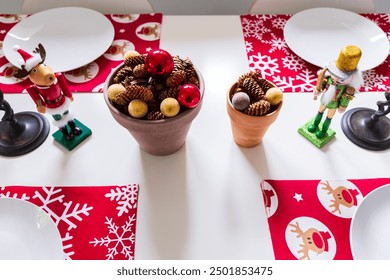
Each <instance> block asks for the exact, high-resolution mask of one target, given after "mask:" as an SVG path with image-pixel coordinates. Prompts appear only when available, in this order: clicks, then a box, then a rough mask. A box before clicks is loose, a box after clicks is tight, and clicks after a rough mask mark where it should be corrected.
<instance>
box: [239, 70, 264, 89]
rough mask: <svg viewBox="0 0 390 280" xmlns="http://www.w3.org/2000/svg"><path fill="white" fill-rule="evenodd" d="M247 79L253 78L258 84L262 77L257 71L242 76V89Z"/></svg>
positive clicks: (240, 80) (240, 79) (240, 82)
mask: <svg viewBox="0 0 390 280" xmlns="http://www.w3.org/2000/svg"><path fill="white" fill-rule="evenodd" d="M246 78H252V79H254V80H255V81H256V82H259V81H260V80H261V79H262V78H261V76H260V72H255V71H250V72H248V73H245V74H244V75H241V76H240V77H239V78H238V82H237V83H238V86H240V87H242V85H243V83H244V80H245V79H246Z"/></svg>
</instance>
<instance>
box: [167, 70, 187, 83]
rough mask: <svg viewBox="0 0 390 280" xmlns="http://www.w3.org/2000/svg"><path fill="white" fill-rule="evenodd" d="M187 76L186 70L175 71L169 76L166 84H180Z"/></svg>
mask: <svg viewBox="0 0 390 280" xmlns="http://www.w3.org/2000/svg"><path fill="white" fill-rule="evenodd" d="M185 78H186V72H184V70H179V71H173V72H172V73H171V74H170V75H169V76H168V78H167V81H166V84H167V86H168V87H176V86H178V85H180V84H181V83H182V82H183V81H184V79H185Z"/></svg>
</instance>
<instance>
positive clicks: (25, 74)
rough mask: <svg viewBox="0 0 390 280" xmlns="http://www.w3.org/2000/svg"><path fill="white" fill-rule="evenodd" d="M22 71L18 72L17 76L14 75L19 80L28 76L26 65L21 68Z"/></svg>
mask: <svg viewBox="0 0 390 280" xmlns="http://www.w3.org/2000/svg"><path fill="white" fill-rule="evenodd" d="M21 67H22V69H18V70H16V72H15V74H14V75H13V76H14V77H15V78H17V79H23V78H25V77H27V76H28V71H27V70H26V67H25V66H24V65H22V66H21Z"/></svg>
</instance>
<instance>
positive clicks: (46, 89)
mask: <svg viewBox="0 0 390 280" xmlns="http://www.w3.org/2000/svg"><path fill="white" fill-rule="evenodd" d="M14 50H15V51H17V52H18V53H19V54H20V56H21V57H22V60H21V69H19V70H18V71H17V72H16V73H15V74H14V77H16V78H24V77H26V76H28V77H29V79H30V81H31V82H32V83H33V84H32V85H30V86H28V87H27V88H26V90H27V92H28V93H29V95H30V97H31V98H32V99H33V101H34V102H35V104H36V107H37V111H38V112H39V113H42V114H44V113H49V114H50V115H52V117H53V119H54V124H55V125H56V126H57V127H58V128H59V131H57V132H56V133H54V134H53V137H54V139H55V140H57V141H58V142H59V143H60V144H62V145H63V146H64V147H65V148H67V149H68V150H72V149H73V148H75V147H76V146H77V145H78V144H79V143H81V142H82V141H83V140H85V139H86V138H87V137H88V136H89V135H91V130H90V129H89V128H87V127H86V126H84V125H83V124H82V123H80V122H79V121H77V120H76V119H74V118H73V117H72V115H71V113H70V111H69V107H70V103H71V102H72V101H73V94H72V92H71V91H70V90H69V87H68V85H67V82H66V80H65V78H64V76H63V75H62V73H54V72H53V70H52V68H51V67H50V66H48V65H46V64H44V62H45V58H46V50H45V48H44V47H43V45H42V44H38V47H37V48H35V50H34V51H33V52H32V53H28V52H27V51H24V50H22V49H21V48H20V47H19V46H15V47H14Z"/></svg>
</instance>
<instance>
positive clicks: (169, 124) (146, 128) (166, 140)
mask: <svg viewBox="0 0 390 280" xmlns="http://www.w3.org/2000/svg"><path fill="white" fill-rule="evenodd" d="M122 67H123V63H122V64H121V65H119V66H118V67H117V68H116V69H115V70H114V71H113V72H112V73H111V74H110V75H109V76H108V77H107V80H106V82H105V84H104V94H103V95H104V100H105V102H106V104H107V106H108V109H109V110H110V112H111V115H112V116H113V117H114V119H115V120H116V121H117V122H118V123H119V124H120V125H121V126H123V127H124V128H126V129H127V130H128V131H129V132H130V134H131V135H132V136H133V137H134V139H135V140H136V141H137V142H138V144H139V146H140V148H141V149H142V150H144V151H145V152H147V153H149V154H152V155H156V156H165V155H170V154H173V153H175V152H176V151H178V150H179V149H180V148H181V147H182V146H183V145H184V143H185V140H186V138H187V134H188V131H189V130H190V127H191V123H192V121H193V120H194V119H195V117H196V116H197V115H198V113H199V111H200V109H201V107H202V102H203V95H204V80H203V77H202V75H201V73H200V72H199V71H198V70H197V75H198V80H199V90H200V93H201V99H200V101H199V104H198V105H197V106H196V107H195V108H193V109H186V110H185V111H184V112H181V113H180V114H178V115H177V116H175V117H172V118H166V119H162V120H141V119H136V118H132V117H130V116H127V115H125V114H123V113H121V112H120V111H119V110H118V109H116V108H115V107H114V106H113V105H112V104H111V102H110V101H109V100H108V97H107V89H108V87H109V86H110V85H111V84H113V83H114V81H113V80H114V77H115V75H116V73H117V72H118V71H119V70H120V69H121V68H122Z"/></svg>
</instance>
